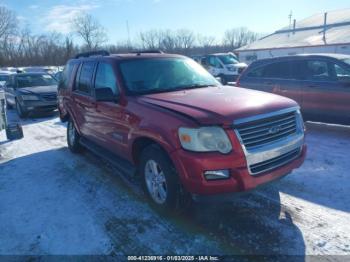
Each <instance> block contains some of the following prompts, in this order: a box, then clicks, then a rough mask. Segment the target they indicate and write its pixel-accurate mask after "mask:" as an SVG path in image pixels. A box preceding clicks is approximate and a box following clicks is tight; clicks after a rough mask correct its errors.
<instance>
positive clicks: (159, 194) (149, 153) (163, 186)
mask: <svg viewBox="0 0 350 262" xmlns="http://www.w3.org/2000/svg"><path fill="white" fill-rule="evenodd" d="M139 172H140V176H141V179H142V187H143V190H144V192H145V194H146V195H147V197H148V198H149V200H150V201H151V203H152V204H153V205H154V206H155V207H157V208H160V209H162V210H184V209H185V208H187V207H189V206H190V205H191V203H192V198H191V196H190V194H189V193H186V192H185V190H184V189H183V187H182V185H181V183H180V180H179V177H178V175H177V172H176V169H175V167H174V165H173V164H172V162H171V160H170V159H169V157H168V156H167V154H166V152H164V150H162V149H161V148H160V147H159V146H157V145H155V144H153V145H150V146H148V147H146V148H145V149H144V150H143V151H142V153H141V158H140V166H139Z"/></svg>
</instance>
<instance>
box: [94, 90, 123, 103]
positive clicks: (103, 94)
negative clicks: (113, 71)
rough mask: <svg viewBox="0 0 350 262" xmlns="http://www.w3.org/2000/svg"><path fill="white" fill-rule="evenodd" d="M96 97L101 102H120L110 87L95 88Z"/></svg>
mask: <svg viewBox="0 0 350 262" xmlns="http://www.w3.org/2000/svg"><path fill="white" fill-rule="evenodd" d="M95 98H96V101H100V102H102V101H103V102H118V98H117V97H116V95H115V94H114V93H113V91H112V89H110V88H109V87H103V88H97V89H95Z"/></svg>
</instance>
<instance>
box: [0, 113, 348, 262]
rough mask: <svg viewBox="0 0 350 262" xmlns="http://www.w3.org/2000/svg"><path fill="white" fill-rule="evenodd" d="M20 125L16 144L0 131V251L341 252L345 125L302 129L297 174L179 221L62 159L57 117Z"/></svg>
mask: <svg viewBox="0 0 350 262" xmlns="http://www.w3.org/2000/svg"><path fill="white" fill-rule="evenodd" d="M9 117H10V119H14V118H15V117H16V116H15V113H14V112H13V111H9ZM22 124H23V128H24V136H25V138H24V139H22V140H18V141H14V142H8V141H6V139H5V134H4V132H0V232H1V234H0V254H17V255H45V254H65V255H72V254H75V255H76V254H79V255H87V254H95V255H96V254H129V255H132V254H134V255H135V254H139V255H146V254H148V255H157V254H245V255H246V254H248V255H249V254H264V255H271V254H287V255H299V256H298V257H293V259H292V261H295V260H297V258H298V259H300V260H301V261H304V260H312V257H309V256H306V257H304V256H305V255H333V257H328V258H327V261H328V260H329V261H345V260H344V259H345V257H344V256H341V255H350V246H349V245H350V223H349V221H350V205H349V200H350V183H349V178H350V171H349V170H350V158H349V156H350V127H345V126H336V125H326V124H320V123H308V124H307V128H308V135H307V144H308V146H309V151H308V157H307V160H306V162H305V164H304V165H303V166H302V167H301V168H300V169H298V170H296V171H294V172H293V173H292V174H290V175H289V176H287V177H285V178H283V179H281V180H279V181H275V182H274V183H271V184H269V185H266V186H264V187H262V188H259V189H257V190H255V191H253V192H250V193H245V194H239V195H236V196H233V197H230V198H227V199H225V201H224V200H215V201H210V202H201V203H197V204H196V205H195V207H194V208H193V210H191V211H190V212H187V213H184V214H181V215H180V214H160V213H159V212H157V211H155V210H153V209H152V208H151V207H150V206H149V205H148V204H147V202H146V201H145V200H144V197H143V195H142V194H141V193H140V192H139V190H138V187H137V186H134V184H133V183H130V182H128V181H126V180H125V179H121V178H120V175H119V174H118V172H117V170H114V169H113V168H110V167H108V165H106V164H105V163H103V162H102V161H101V160H100V159H99V158H97V157H95V156H94V155H93V154H91V153H89V152H85V153H83V154H82V155H73V154H71V153H70V152H69V150H68V148H67V146H66V133H65V132H66V127H65V125H64V124H62V123H60V121H59V119H58V118H57V116H56V115H53V116H45V117H40V118H29V119H27V120H25V121H22ZM335 255H339V256H335Z"/></svg>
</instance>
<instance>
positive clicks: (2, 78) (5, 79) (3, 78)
mask: <svg viewBox="0 0 350 262" xmlns="http://www.w3.org/2000/svg"><path fill="white" fill-rule="evenodd" d="M8 79H9V76H8V75H0V82H6V81H7V80H8Z"/></svg>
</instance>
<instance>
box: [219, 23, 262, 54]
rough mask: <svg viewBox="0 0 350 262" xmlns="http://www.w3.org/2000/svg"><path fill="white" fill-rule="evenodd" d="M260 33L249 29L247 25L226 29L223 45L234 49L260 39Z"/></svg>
mask: <svg viewBox="0 0 350 262" xmlns="http://www.w3.org/2000/svg"><path fill="white" fill-rule="evenodd" d="M258 37H259V36H258V34H257V33H255V32H252V31H250V30H248V29H247V28H245V27H240V28H232V29H229V30H226V31H225V34H224V38H223V45H225V46H228V47H230V48H231V49H232V50H233V49H235V48H238V47H241V46H244V45H247V44H249V43H251V42H254V41H255V40H257V39H258Z"/></svg>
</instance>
